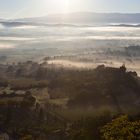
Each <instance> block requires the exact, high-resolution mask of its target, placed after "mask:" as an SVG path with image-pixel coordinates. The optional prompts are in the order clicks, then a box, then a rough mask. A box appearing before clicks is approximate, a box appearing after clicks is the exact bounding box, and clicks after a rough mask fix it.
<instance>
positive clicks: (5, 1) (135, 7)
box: [0, 0, 140, 19]
mask: <svg viewBox="0 0 140 140" xmlns="http://www.w3.org/2000/svg"><path fill="white" fill-rule="evenodd" d="M139 7H140V0H0V18H9V19H12V18H23V17H38V16H45V15H47V14H56V13H70V12H100V13H103V12H106V13H110V12H111V13H114V12H115V13H116V12H117V13H140V8H139Z"/></svg>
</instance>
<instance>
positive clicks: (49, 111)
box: [0, 61, 140, 140]
mask: <svg viewBox="0 0 140 140" xmlns="http://www.w3.org/2000/svg"><path fill="white" fill-rule="evenodd" d="M0 74H1V78H0V132H1V133H2V134H3V133H6V134H7V135H8V136H9V137H10V138H12V139H14V140H46V139H47V140H101V139H105V140H116V139H117V140H123V139H128V140H129V139H130V140H133V139H134V140H135V139H136V140H137V139H139V138H140V129H139V128H140V122H139V121H140V112H139V107H140V102H139V101H140V94H139V93H140V80H139V77H138V76H137V73H136V72H128V71H127V70H126V68H125V66H124V65H123V66H121V67H120V68H111V67H105V66H104V65H101V66H98V67H97V68H96V69H94V70H90V69H89V70H88V69H87V70H73V69H63V68H57V67H54V66H52V65H51V66H50V65H49V64H47V63H42V64H38V63H34V62H32V61H28V62H25V63H18V64H13V65H1V66H0Z"/></svg>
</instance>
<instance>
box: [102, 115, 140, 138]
mask: <svg viewBox="0 0 140 140" xmlns="http://www.w3.org/2000/svg"><path fill="white" fill-rule="evenodd" d="M101 134H102V138H103V139H105V140H139V139H140V120H139V121H130V120H129V118H128V116H126V115H124V116H121V117H119V118H117V119H114V120H112V122H111V123H108V124H107V125H105V126H104V127H103V128H101Z"/></svg>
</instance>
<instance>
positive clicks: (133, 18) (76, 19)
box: [16, 12, 140, 24]
mask: <svg viewBox="0 0 140 140" xmlns="http://www.w3.org/2000/svg"><path fill="white" fill-rule="evenodd" d="M16 21H28V22H40V23H44V22H45V23H46V22H47V23H84V24H86V23H107V24H108V23H120V24H121V23H140V13H92V12H76V13H68V14H52V15H47V16H44V17H34V18H23V19H16Z"/></svg>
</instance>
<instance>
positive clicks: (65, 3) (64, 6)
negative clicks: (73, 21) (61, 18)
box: [59, 0, 70, 13]
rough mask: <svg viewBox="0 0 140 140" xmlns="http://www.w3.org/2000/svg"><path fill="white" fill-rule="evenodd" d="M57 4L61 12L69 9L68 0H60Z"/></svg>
mask: <svg viewBox="0 0 140 140" xmlns="http://www.w3.org/2000/svg"><path fill="white" fill-rule="evenodd" d="M59 6H60V10H61V12H62V13H68V12H69V11H70V0H61V1H60V3H59Z"/></svg>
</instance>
